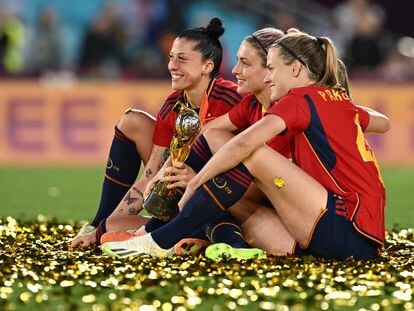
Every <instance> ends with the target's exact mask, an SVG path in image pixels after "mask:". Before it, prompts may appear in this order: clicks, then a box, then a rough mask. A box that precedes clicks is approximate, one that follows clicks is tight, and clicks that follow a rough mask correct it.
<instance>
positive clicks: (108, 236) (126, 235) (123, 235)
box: [101, 230, 146, 245]
mask: <svg viewBox="0 0 414 311" xmlns="http://www.w3.org/2000/svg"><path fill="white" fill-rule="evenodd" d="M145 234H146V233H145V232H143V231H136V230H129V231H112V232H107V233H105V234H104V235H103V236H102V237H101V245H102V244H104V243H107V242H122V241H126V240H129V239H132V238H135V237H137V236H143V235H145Z"/></svg>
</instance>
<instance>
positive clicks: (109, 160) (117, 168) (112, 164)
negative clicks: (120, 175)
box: [106, 158, 119, 172]
mask: <svg viewBox="0 0 414 311" xmlns="http://www.w3.org/2000/svg"><path fill="white" fill-rule="evenodd" d="M106 168H107V169H108V170H110V169H111V168H113V169H114V170H115V171H117V172H119V167H118V166H115V165H114V162H112V160H111V158H108V160H107V161H106Z"/></svg>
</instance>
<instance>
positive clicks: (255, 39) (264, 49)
mask: <svg viewBox="0 0 414 311" xmlns="http://www.w3.org/2000/svg"><path fill="white" fill-rule="evenodd" d="M251 37H252V39H253V40H254V41H255V42H257V44H259V45H260V47H261V48H262V50H263V51H264V52H265V54H266V55H267V50H266V48H265V47H264V45H263V44H262V42H260V40H259V39H258V38H257V37H256V36H255V35H251Z"/></svg>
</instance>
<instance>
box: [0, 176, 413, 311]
mask: <svg viewBox="0 0 414 311" xmlns="http://www.w3.org/2000/svg"><path fill="white" fill-rule="evenodd" d="M383 177H384V180H385V183H386V186H387V190H388V192H387V196H388V200H387V228H388V229H389V230H390V229H391V228H392V227H394V226H395V225H398V227H402V228H411V229H402V230H401V229H398V230H396V229H394V230H392V231H389V232H388V234H387V241H386V243H385V246H384V248H383V250H382V252H381V254H380V256H378V257H377V258H374V259H372V260H368V261H355V260H353V259H352V258H350V259H347V260H346V261H344V262H339V261H331V260H323V259H315V258H313V257H311V256H306V257H302V258H295V257H290V256H288V257H274V256H273V257H269V258H268V259H264V260H248V261H245V260H240V261H239V260H224V261H219V262H212V261H211V260H208V259H206V258H205V257H204V256H202V255H200V256H197V257H194V256H189V257H177V256H174V257H172V258H167V259H163V260H160V259H157V258H150V257H147V256H144V257H135V258H127V259H124V260H113V259H112V258H109V257H106V256H102V254H101V253H100V251H99V250H92V249H89V250H84V251H83V250H71V249H68V244H69V239H70V238H71V237H72V236H74V234H75V233H76V232H77V230H78V229H79V222H77V221H78V220H83V219H90V218H91V217H92V216H93V215H94V212H95V210H96V207H97V204H98V199H99V194H100V184H101V182H102V169H101V168H1V169H0V198H1V203H0V206H1V207H0V310H5V311H7V310H30V311H31V310H42V311H45V310H60V311H66V310H68V311H69V310H93V311H110V310H142V311H147V310H158V309H160V310H163V311H171V310H180V311H183V310H189V309H197V310H214V311H220V310H249V311H250V310H281V311H282V310H283V311H286V310H295V311H300V310H414V302H413V297H414V295H413V293H414V272H413V271H414V257H413V253H414V229H413V228H414V209H413V208H412V207H411V204H412V203H411V202H413V198H414V192H413V189H414V168H386V169H384V170H383ZM38 214H43V215H51V216H55V217H57V220H56V219H51V218H47V217H43V216H41V217H38ZM8 216H12V217H13V218H12V217H8ZM14 218H16V219H17V221H16V220H15V219H14ZM71 219H73V220H75V221H73V220H71Z"/></svg>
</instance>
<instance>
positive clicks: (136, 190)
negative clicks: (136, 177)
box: [132, 187, 143, 198]
mask: <svg viewBox="0 0 414 311" xmlns="http://www.w3.org/2000/svg"><path fill="white" fill-rule="evenodd" d="M132 190H134V191H135V192H136V193H137V194H138V196H139V197H140V198H142V197H143V194H142V192H141V191H140V190H139V189H138V188H136V187H132Z"/></svg>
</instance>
